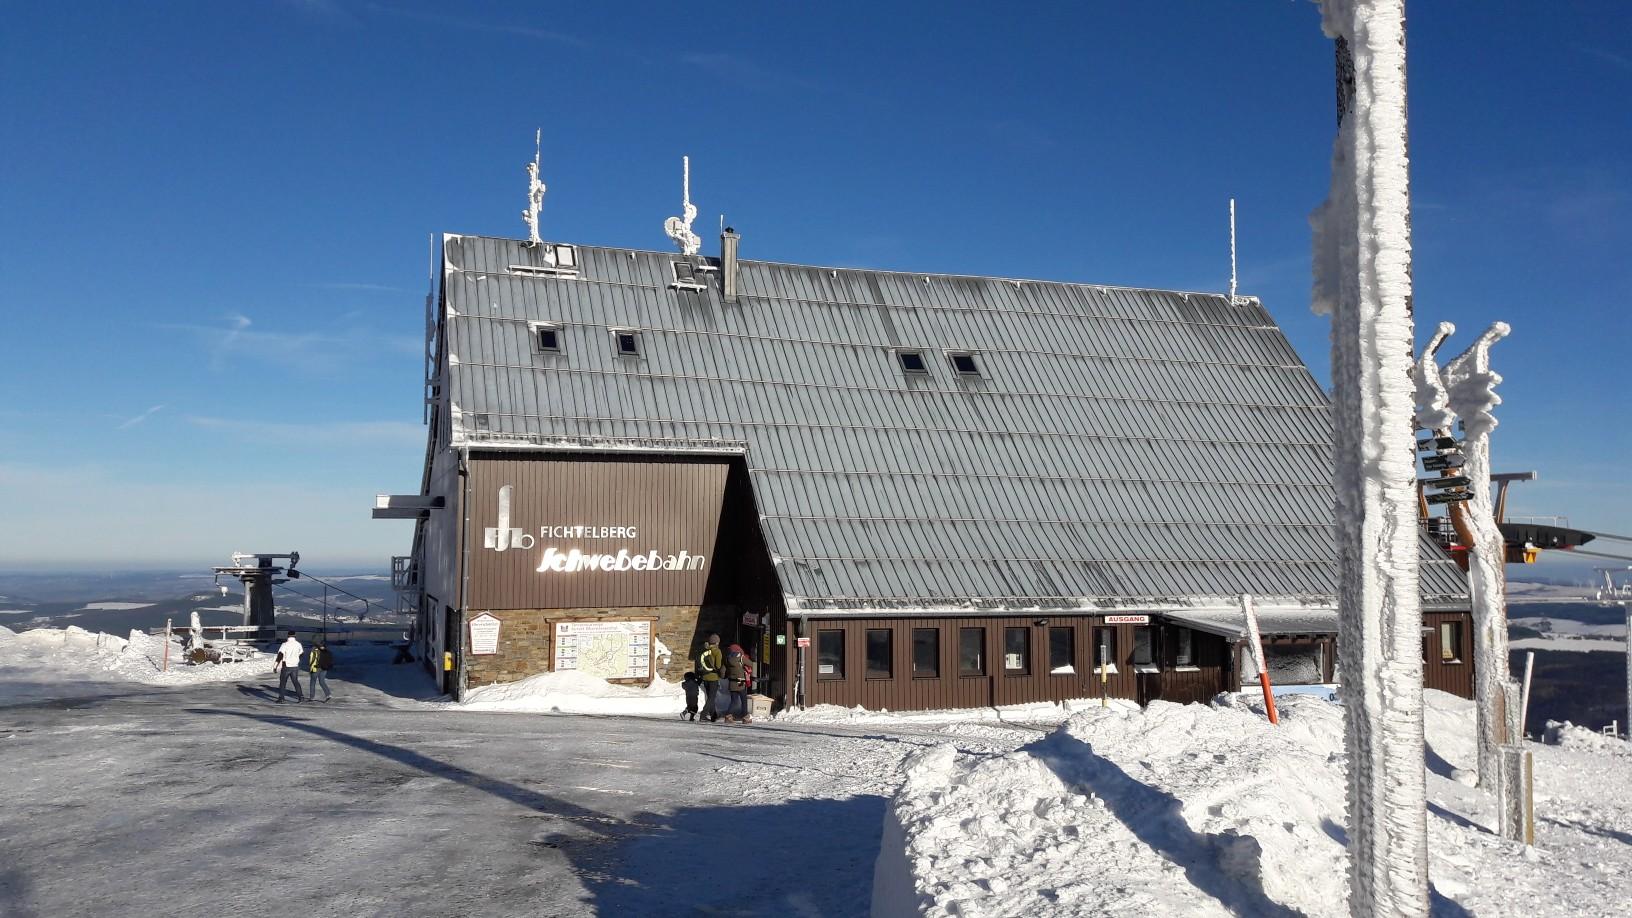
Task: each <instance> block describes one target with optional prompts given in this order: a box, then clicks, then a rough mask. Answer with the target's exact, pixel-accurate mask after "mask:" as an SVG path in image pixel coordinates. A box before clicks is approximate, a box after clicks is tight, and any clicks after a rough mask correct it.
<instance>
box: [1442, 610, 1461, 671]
mask: <svg viewBox="0 0 1632 918" xmlns="http://www.w3.org/2000/svg"><path fill="white" fill-rule="evenodd" d="M1447 630H1448V631H1450V634H1451V637H1452V639H1453V640H1452V641H1451V643H1452V644H1453V645H1455V646H1453V647H1446V646H1445V644H1446V642H1445V632H1446V631H1447ZM1462 630H1463V629H1462V623H1461V622H1460V621H1457V620H1456V619H1444V620H1441V621H1440V622H1439V628H1438V632H1439V662H1440V663H1441V664H1442V665H1445V666H1460V665H1461V664H1462Z"/></svg>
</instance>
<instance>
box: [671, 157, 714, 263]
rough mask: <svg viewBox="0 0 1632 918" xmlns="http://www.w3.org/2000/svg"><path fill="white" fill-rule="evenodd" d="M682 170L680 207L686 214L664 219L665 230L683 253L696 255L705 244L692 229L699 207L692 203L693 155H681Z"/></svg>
mask: <svg viewBox="0 0 1632 918" xmlns="http://www.w3.org/2000/svg"><path fill="white" fill-rule="evenodd" d="M680 170H681V186H680V209H681V213H682V214H684V216H680V217H670V218H669V219H667V220H665V221H663V232H665V233H667V234H668V236H669V238H670V239H673V240H674V241H675V244H676V245H678V246H680V251H681V253H682V254H685V255H696V254H697V251H698V250H699V249H701V248H702V246H703V240H702V239H701V238H699V237H698V235H697V234H696V233H694V232H692V231H691V221H693V220H695V219H697V208H696V207H694V206H693V205H692V203H691V157H689V156H682V157H680ZM721 219H722V220H723V219H724V218H723V217H722V218H721Z"/></svg>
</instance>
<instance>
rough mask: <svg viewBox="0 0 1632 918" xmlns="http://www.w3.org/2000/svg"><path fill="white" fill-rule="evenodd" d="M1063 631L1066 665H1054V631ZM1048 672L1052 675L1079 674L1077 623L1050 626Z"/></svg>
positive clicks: (1048, 635)
mask: <svg viewBox="0 0 1632 918" xmlns="http://www.w3.org/2000/svg"><path fill="white" fill-rule="evenodd" d="M1057 631H1063V632H1065V634H1066V639H1065V665H1064V666H1055V665H1054V633H1055V632H1057ZM1047 638H1048V674H1049V675H1050V676H1075V675H1076V674H1077V628H1076V626H1075V625H1049V626H1048V634H1047Z"/></svg>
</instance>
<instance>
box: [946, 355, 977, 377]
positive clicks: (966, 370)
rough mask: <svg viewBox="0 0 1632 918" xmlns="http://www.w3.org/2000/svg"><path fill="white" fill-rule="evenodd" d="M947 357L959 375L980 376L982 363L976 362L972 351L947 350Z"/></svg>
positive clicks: (953, 369)
mask: <svg viewBox="0 0 1632 918" xmlns="http://www.w3.org/2000/svg"><path fill="white" fill-rule="evenodd" d="M946 359H947V360H948V361H950V362H951V364H952V371H953V372H954V373H957V374H958V375H959V376H980V375H982V374H981V372H980V364H979V363H978V362H976V360H975V355H974V352H972V351H947V352H946Z"/></svg>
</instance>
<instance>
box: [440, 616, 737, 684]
mask: <svg viewBox="0 0 1632 918" xmlns="http://www.w3.org/2000/svg"><path fill="white" fill-rule="evenodd" d="M711 611H712V610H711ZM480 614H482V613H481V612H474V613H467V614H466V616H465V623H466V628H467V630H466V632H465V635H464V640H463V641H461V642H460V643H461V646H463V647H465V648H467V650H468V648H469V646H470V639H469V634H470V632H469V630H468V627H469V621H470V619H471V618H474V617H475V616H476V615H480ZM487 614H489V615H491V616H493V617H494V618H497V619H498V620H499V652H498V653H496V654H482V655H480V656H477V655H475V654H471V653H468V652H467V653H466V654H465V660H464V664H465V687H466V688H475V687H477V686H479V685H491V684H493V683H497V682H515V681H517V680H520V679H525V678H527V677H528V676H536V675H538V674H539V673H544V672H549V671H550V666H551V663H552V662H553V659H554V658H553V656H552V654H553V648H552V647H551V646H550V645H551V642H552V640H553V638H554V636H555V623H556V622H557V621H561V620H563V619H576V620H580V621H582V620H593V619H597V618H601V619H610V620H614V621H626V620H630V619H643V618H651V619H655V620H656V621H654V622H653V624H652V636H653V637H654V638H656V639H657V640H659V641H662V642H663V644H664V645H665V646H667V647H668V648H669V650H670V651H671V652H672V653H673V656H672V657H671V658H670V660H669V663H668V665H667V666H665V665H664V664H663V660H662V658H661V657H659V658H657V659H656V660H654V661H653V671H654V672H655V674H656V675H658V676H661V677H662V678H663V679H664V680H665V681H668V682H678V681H680V677H681V675H683V674H684V673H685V672H686V671H687V670H689V669H690V668H691V659H690V657H691V653H692V649H693V644H694V643H695V640H694V638H695V636H696V633H697V623H698V616H699V615H700V614H701V609H700V608H699V607H698V606H639V607H633V608H623V609H496V610H492V611H489V612H488V613H487ZM711 617H712V616H711Z"/></svg>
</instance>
